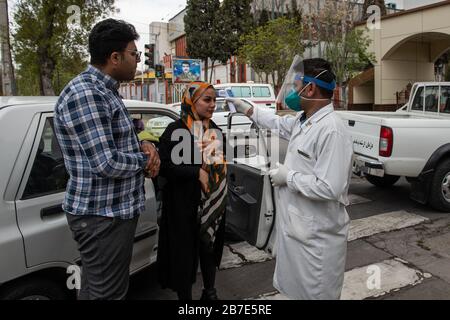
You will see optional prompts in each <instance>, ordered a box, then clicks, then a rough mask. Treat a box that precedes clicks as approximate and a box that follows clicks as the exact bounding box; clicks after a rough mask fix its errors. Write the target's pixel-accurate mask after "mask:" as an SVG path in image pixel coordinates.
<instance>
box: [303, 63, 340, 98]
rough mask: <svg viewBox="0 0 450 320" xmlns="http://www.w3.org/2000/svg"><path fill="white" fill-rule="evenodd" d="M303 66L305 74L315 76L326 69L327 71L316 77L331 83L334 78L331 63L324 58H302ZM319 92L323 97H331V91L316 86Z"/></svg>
mask: <svg viewBox="0 0 450 320" xmlns="http://www.w3.org/2000/svg"><path fill="white" fill-rule="evenodd" d="M303 67H304V72H305V75H306V76H310V77H313V78H314V77H316V76H317V75H318V74H320V73H321V72H323V71H324V70H327V71H328V72H324V73H322V74H321V75H320V76H319V77H318V78H317V79H319V80H322V81H325V82H327V83H331V82H333V81H335V80H336V76H335V75H334V72H333V69H332V68H331V64H330V63H329V62H328V61H327V60H324V59H321V58H314V59H305V60H303ZM317 88H318V89H319V92H320V93H321V94H322V96H323V97H324V98H327V99H331V98H332V97H333V91H330V90H327V89H325V88H322V87H319V86H317Z"/></svg>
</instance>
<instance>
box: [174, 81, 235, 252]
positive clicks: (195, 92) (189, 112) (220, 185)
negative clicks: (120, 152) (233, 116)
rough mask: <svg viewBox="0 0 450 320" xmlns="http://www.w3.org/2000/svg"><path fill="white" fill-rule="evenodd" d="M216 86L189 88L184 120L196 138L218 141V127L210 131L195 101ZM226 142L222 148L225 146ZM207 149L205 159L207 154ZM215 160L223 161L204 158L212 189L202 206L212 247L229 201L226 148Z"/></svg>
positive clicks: (207, 240) (202, 219)
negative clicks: (224, 153)
mask: <svg viewBox="0 0 450 320" xmlns="http://www.w3.org/2000/svg"><path fill="white" fill-rule="evenodd" d="M210 88H213V86H212V85H211V84H209V83H205V82H199V81H196V82H192V83H191V84H189V86H188V87H187V88H186V90H185V92H184V95H183V100H182V103H181V119H182V121H183V122H184V123H185V125H186V126H187V127H188V128H189V130H190V131H191V134H192V135H193V136H194V141H205V140H215V139H216V138H217V134H216V131H215V130H210V123H211V120H210V119H203V120H202V119H200V117H199V115H198V113H197V110H196V108H195V103H196V102H197V101H198V99H200V98H201V97H202V95H203V94H204V93H205V92H206V90H208V89H210ZM223 147H224V146H223V144H222V145H221V148H223ZM205 152H211V150H209V151H208V150H205V151H203V154H202V159H205V157H206V156H207V155H206V154H205ZM213 153H215V159H216V160H219V161H214V162H208V161H206V162H205V161H203V164H202V169H204V170H205V171H206V172H208V175H209V181H208V187H209V190H208V191H207V192H206V193H205V192H203V191H202V201H201V204H200V206H199V212H198V216H199V220H200V238H201V240H202V241H204V242H205V243H207V244H209V245H210V246H211V247H212V246H213V244H214V240H215V237H216V232H217V230H218V228H219V225H220V222H221V221H222V217H223V215H224V213H225V209H226V201H227V180H226V175H227V166H226V163H225V158H224V156H223V150H214V151H213Z"/></svg>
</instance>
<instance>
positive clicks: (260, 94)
mask: <svg viewBox="0 0 450 320" xmlns="http://www.w3.org/2000/svg"><path fill="white" fill-rule="evenodd" d="M252 89H253V97H255V98H270V97H271V96H272V95H271V94H270V89H269V88H268V87H253V88H252Z"/></svg>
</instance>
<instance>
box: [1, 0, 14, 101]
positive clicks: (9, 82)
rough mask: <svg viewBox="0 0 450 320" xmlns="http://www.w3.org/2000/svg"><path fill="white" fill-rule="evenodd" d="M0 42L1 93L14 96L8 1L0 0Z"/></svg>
mask: <svg viewBox="0 0 450 320" xmlns="http://www.w3.org/2000/svg"><path fill="white" fill-rule="evenodd" d="M0 32H1V34H0V41H1V56H2V63H1V67H2V75H1V77H2V91H3V95H5V96H16V95H17V87H16V79H15V77H14V65H13V62H12V57H11V45H10V41H9V18H8V1H7V0H0Z"/></svg>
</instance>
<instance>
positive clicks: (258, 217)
mask: <svg viewBox="0 0 450 320" xmlns="http://www.w3.org/2000/svg"><path fill="white" fill-rule="evenodd" d="M237 116H239V115H237ZM241 116H242V115H241ZM235 117H236V114H234V113H230V116H229V120H228V130H227V143H228V144H229V148H228V150H230V151H232V152H233V155H232V156H231V157H230V155H229V154H227V159H228V160H229V159H231V158H233V161H232V162H231V163H230V162H229V164H228V172H227V175H228V205H227V219H226V221H227V227H228V228H229V229H230V230H231V231H232V232H234V233H236V234H237V235H238V236H239V237H241V238H242V239H244V240H246V241H247V242H248V243H249V244H251V245H254V246H256V247H257V248H259V249H268V250H270V249H271V248H270V245H269V243H270V240H271V236H272V235H273V233H274V232H273V231H274V226H275V204H274V196H273V192H274V191H273V187H272V185H271V183H270V179H269V175H268V174H267V173H268V169H269V167H270V157H269V154H268V149H267V145H266V140H265V139H264V137H263V136H262V134H261V131H260V130H259V129H258V130H251V131H250V133H249V135H247V133H246V135H242V134H241V132H239V134H238V135H239V136H236V135H235V134H234V133H233V131H232V130H231V128H232V125H233V118H235ZM255 126H256V124H255ZM230 151H228V152H230Z"/></svg>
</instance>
